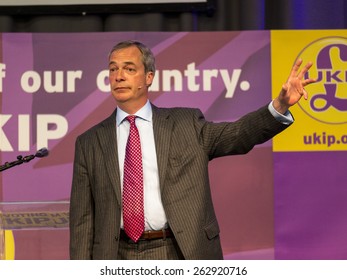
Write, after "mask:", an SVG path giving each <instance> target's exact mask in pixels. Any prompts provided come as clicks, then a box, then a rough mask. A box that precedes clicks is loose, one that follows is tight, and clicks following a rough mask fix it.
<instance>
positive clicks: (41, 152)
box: [35, 148, 49, 158]
mask: <svg viewBox="0 0 347 280" xmlns="http://www.w3.org/2000/svg"><path fill="white" fill-rule="evenodd" d="M48 154H49V151H48V150H47V148H42V149H40V150H38V151H37V152H36V154H35V157H38V158H42V157H46V156H48Z"/></svg>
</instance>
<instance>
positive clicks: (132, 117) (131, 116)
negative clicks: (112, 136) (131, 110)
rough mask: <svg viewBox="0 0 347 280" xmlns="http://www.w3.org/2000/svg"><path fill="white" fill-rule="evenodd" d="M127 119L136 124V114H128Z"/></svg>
mask: <svg viewBox="0 0 347 280" xmlns="http://www.w3.org/2000/svg"><path fill="white" fill-rule="evenodd" d="M125 119H126V120H127V121H128V122H129V123H130V124H131V125H132V124H135V119H136V116H134V115H129V116H127V117H126V118H125Z"/></svg>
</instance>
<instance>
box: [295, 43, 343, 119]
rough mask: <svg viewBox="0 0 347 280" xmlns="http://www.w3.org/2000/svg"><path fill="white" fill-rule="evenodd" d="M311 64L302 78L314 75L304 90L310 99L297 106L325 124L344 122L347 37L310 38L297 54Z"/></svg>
mask: <svg viewBox="0 0 347 280" xmlns="http://www.w3.org/2000/svg"><path fill="white" fill-rule="evenodd" d="M299 57H301V58H302V59H303V60H304V62H305V61H306V62H307V61H312V62H313V65H312V67H311V69H310V71H309V72H308V73H307V74H306V77H305V78H308V77H312V78H317V83H314V84H311V85H310V86H309V87H308V88H307V91H308V93H309V100H308V102H307V101H306V100H301V101H300V103H299V106H300V108H301V109H302V110H303V111H304V112H305V113H306V114H307V115H309V116H310V117H311V118H314V119H315V120H317V121H319V122H323V123H327V124H344V123H347V38H343V37H326V38H322V39H319V40H317V41H314V42H312V43H311V44H310V45H308V46H307V47H305V48H304V49H303V50H302V51H301V53H300V54H299Z"/></svg>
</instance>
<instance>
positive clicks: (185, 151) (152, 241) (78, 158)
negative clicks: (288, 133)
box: [70, 41, 315, 259]
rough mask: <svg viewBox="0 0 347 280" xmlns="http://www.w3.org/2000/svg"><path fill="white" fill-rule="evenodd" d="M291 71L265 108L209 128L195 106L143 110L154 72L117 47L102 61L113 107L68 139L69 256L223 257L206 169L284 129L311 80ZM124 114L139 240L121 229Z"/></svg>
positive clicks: (132, 51) (150, 60) (141, 56)
mask: <svg viewBox="0 0 347 280" xmlns="http://www.w3.org/2000/svg"><path fill="white" fill-rule="evenodd" d="M301 64H302V61H301V60H298V61H297V62H296V63H295V65H294V66H293V69H292V71H291V73H290V75H289V78H288V80H287V82H286V83H285V84H284V85H283V87H282V89H281V91H280V94H279V96H278V97H277V98H275V99H274V100H273V101H272V102H271V103H270V104H269V105H268V106H265V107H263V108H260V109H259V110H257V111H255V112H252V113H249V114H247V115H246V116H244V117H242V118H241V119H240V120H238V121H236V122H233V123H229V122H224V123H212V122H208V121H206V120H205V119H204V116H203V115H202V113H201V112H200V110H198V109H188V108H157V107H156V106H154V105H153V104H151V103H150V102H149V100H148V88H149V87H150V85H151V83H152V81H153V78H154V73H155V59H154V56H153V54H152V52H151V50H150V49H149V48H147V47H146V46H144V45H143V44H142V43H140V42H136V41H125V42H121V43H119V44H117V45H116V46H115V47H114V48H113V49H112V50H111V52H110V56H109V79H110V84H111V92H112V95H113V96H114V98H115V100H116V102H117V107H116V109H115V111H114V112H112V114H111V116H110V117H108V118H107V119H105V120H103V121H102V122H100V123H99V124H97V125H96V126H94V127H93V128H91V129H89V130H88V131H86V132H85V133H83V134H82V135H80V136H79V137H78V138H77V140H76V146H75V159H74V170H73V182H72V191H71V201H70V202H71V203H70V257H71V259H223V254H222V249H221V245H220V238H219V226H218V222H217V219H216V215H215V212H214V208H213V203H212V198H211V193H210V185H209V176H208V162H209V161H210V160H212V159H214V158H217V157H221V156H227V155H235V154H245V153H247V152H248V151H250V150H251V149H252V148H253V147H254V145H256V144H260V143H263V142H265V141H267V140H269V139H270V138H272V137H273V136H275V135H276V134H278V133H279V132H281V131H283V130H284V129H286V128H287V127H288V126H289V125H290V124H291V123H292V122H293V119H292V116H291V114H290V113H289V111H288V109H289V107H290V106H292V105H294V104H296V103H297V102H298V101H299V100H300V98H301V97H302V96H304V97H305V98H307V93H306V91H305V89H304V86H306V85H308V84H310V83H313V82H315V80H314V79H304V75H305V73H306V72H307V71H308V70H309V68H310V67H311V65H312V63H308V64H306V65H305V66H304V67H303V68H302V69H301V70H300V66H301ZM128 115H133V116H136V121H135V123H136V124H135V126H136V127H137V130H138V133H139V137H140V139H141V140H140V141H141V144H140V146H141V151H142V154H141V156H140V157H141V158H142V169H141V176H142V177H141V185H143V201H141V203H142V206H141V209H142V208H143V210H142V211H143V213H142V215H143V216H144V221H143V222H141V223H142V225H141V233H142V234H141V236H140V237H139V238H132V237H130V236H129V233H128V232H129V230H124V229H125V219H124V215H123V214H124V209H123V204H125V203H123V199H122V194H123V189H124V184H125V183H123V180H124V177H125V176H124V166H125V158H127V155H126V153H127V152H126V145H127V139H128V135H129V130H130V124H129V122H128V121H124V120H125V119H126V117H127V116H128ZM142 173H143V174H142ZM127 176H128V175H127ZM130 176H132V175H130ZM134 176H135V175H134ZM136 192H137V191H136ZM141 192H142V191H141ZM130 208H131V207H130ZM132 208H135V206H133V207H132ZM127 211H128V210H127ZM127 228H129V226H127Z"/></svg>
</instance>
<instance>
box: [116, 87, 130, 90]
mask: <svg viewBox="0 0 347 280" xmlns="http://www.w3.org/2000/svg"><path fill="white" fill-rule="evenodd" d="M128 89H130V88H129V87H116V88H114V90H115V91H118V90H128Z"/></svg>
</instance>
